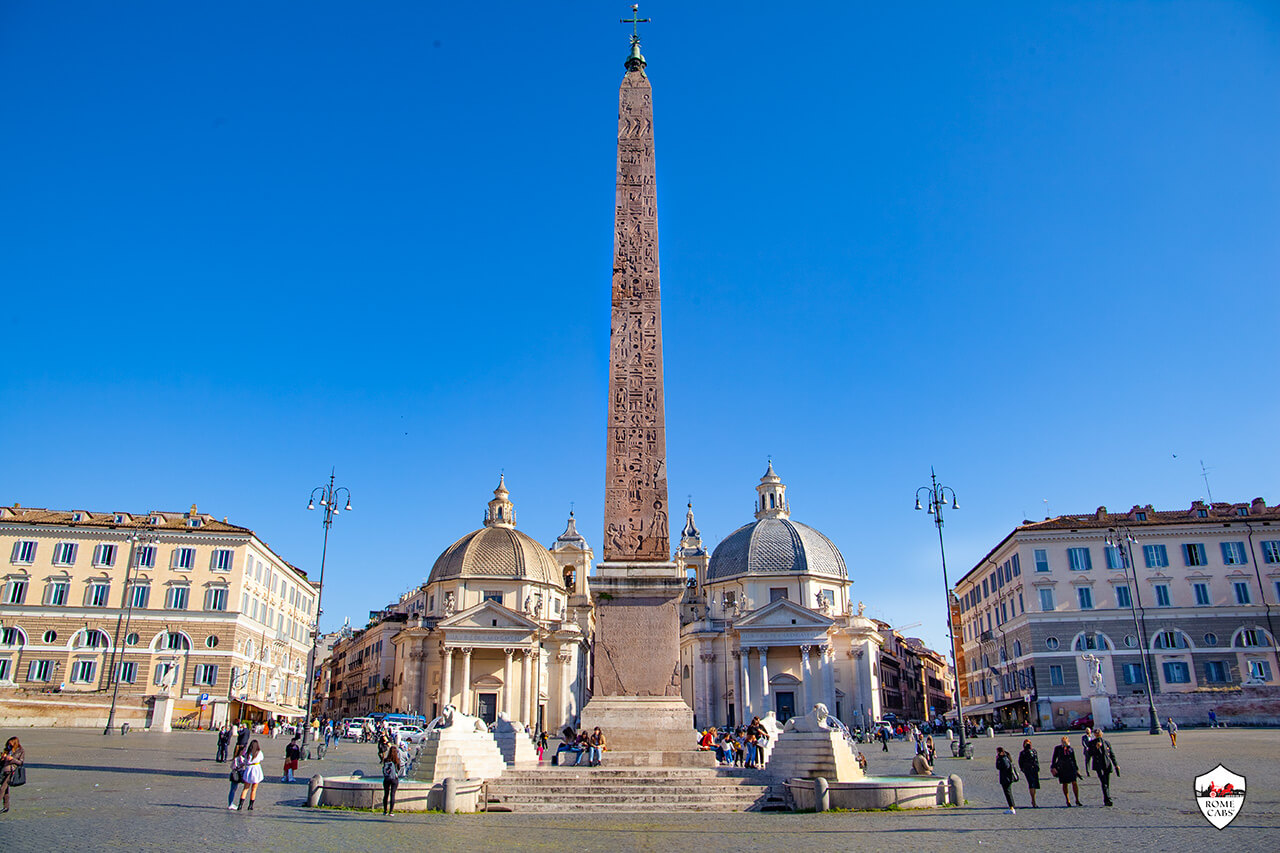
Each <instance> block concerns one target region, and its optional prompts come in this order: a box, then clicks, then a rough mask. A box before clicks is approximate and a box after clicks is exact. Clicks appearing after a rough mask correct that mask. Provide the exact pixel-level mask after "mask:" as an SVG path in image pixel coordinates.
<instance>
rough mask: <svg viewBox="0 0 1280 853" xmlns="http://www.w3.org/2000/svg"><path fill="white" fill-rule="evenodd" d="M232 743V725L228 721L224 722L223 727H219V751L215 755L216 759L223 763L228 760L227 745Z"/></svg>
mask: <svg viewBox="0 0 1280 853" xmlns="http://www.w3.org/2000/svg"><path fill="white" fill-rule="evenodd" d="M230 745H231V726H229V725H227V724H226V723H223V724H222V728H220V729H218V751H217V753H216V754H215V755H214V759H213V760H214V761H216V762H218V763H219V764H221V763H222V762H224V761H226V760H227V747H228V746H230Z"/></svg>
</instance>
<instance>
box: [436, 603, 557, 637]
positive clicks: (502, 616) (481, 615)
mask: <svg viewBox="0 0 1280 853" xmlns="http://www.w3.org/2000/svg"><path fill="white" fill-rule="evenodd" d="M439 627H440V628H442V629H444V630H445V631H448V630H450V629H455V630H472V629H484V628H488V629H489V630H491V631H492V630H495V629H496V630H499V631H522V632H531V631H536V630H538V623H537V622H534V621H533V620H532V619H530V618H528V617H527V616H524V615H522V614H519V613H516V612H515V611H514V610H511V609H509V608H506V607H503V606H502V605H501V604H499V603H497V602H496V601H482V602H481V603H479V604H477V605H475V606H474V607H468V608H467V609H466V610H463V611H462V612H461V613H455V614H453V615H452V616H450V617H449V618H448V619H445V620H443V621H442V622H440V625H439Z"/></svg>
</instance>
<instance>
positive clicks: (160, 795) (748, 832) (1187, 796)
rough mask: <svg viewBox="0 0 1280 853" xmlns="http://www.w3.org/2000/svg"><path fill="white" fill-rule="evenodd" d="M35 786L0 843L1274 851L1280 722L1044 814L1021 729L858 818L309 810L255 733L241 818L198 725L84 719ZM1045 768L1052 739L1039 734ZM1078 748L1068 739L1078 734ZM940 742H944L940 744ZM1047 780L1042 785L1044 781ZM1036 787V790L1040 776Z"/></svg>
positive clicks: (894, 755) (26, 737) (1120, 738)
mask: <svg viewBox="0 0 1280 853" xmlns="http://www.w3.org/2000/svg"><path fill="white" fill-rule="evenodd" d="M12 734H17V735H18V736H19V737H20V738H21V739H22V742H23V744H24V746H25V747H26V750H27V758H28V766H29V772H30V783H29V784H28V785H27V786H26V787H24V788H19V789H16V790H15V791H14V792H13V796H12V811H10V812H9V814H6V815H3V816H0V850H3V851H5V853H8V851H28V850H32V851H48V850H74V851H83V850H86V849H89V850H104V851H114V850H130V851H132V850H174V851H186V850H214V851H237V850H254V851H273V853H274V851H285V850H297V851H307V853H311V851H330V850H333V851H349V850H366V849H368V850H394V851H398V850H405V851H409V850H413V851H434V850H449V851H458V850H502V851H504V853H506V851H518V850H554V851H578V850H583V851H596V850H599V851H618V850H641V851H648V850H652V851H670V850H691V851H692V850H696V851H706V850H746V851H756V850H760V851H766V850H767V851H810V850H813V851H836V850H856V849H869V850H875V851H877V853H879V851H922V850H940V851H947V850H957V851H958V850H964V851H968V853H972V851H1005V850H1009V851H1015V850H1016V851H1019V853H1027V851H1037V850H1047V849H1054V850H1078V851H1085V850H1097V849H1099V848H1101V847H1103V845H1108V844H1120V845H1123V846H1124V848H1125V849H1126V853H1128V851H1141V850H1159V851H1181V850H1187V851H1190V850H1196V851H1203V850H1205V849H1210V850H1214V851H1215V852H1216V853H1222V852H1223V851H1233V850H1250V851H1252V850H1258V851H1269V850H1280V761H1278V760H1277V759H1280V731H1277V730H1274V729H1248V730H1246V729H1226V730H1206V729H1183V731H1182V732H1181V733H1180V735H1179V747H1180V748H1179V749H1177V750H1176V751H1175V750H1173V749H1171V748H1170V747H1169V740H1168V738H1167V737H1166V736H1163V735H1161V736H1158V737H1152V736H1150V735H1147V734H1146V733H1133V732H1124V733H1119V734H1115V735H1113V736H1112V737H1111V740H1112V743H1113V745H1114V747H1115V750H1116V753H1117V757H1118V759H1119V762H1120V767H1121V773H1122V774H1123V775H1122V776H1121V777H1120V778H1119V779H1115V780H1113V788H1112V790H1113V792H1114V795H1115V798H1116V803H1117V805H1116V807H1115V808H1110V809H1107V808H1102V807H1101V802H1102V797H1101V794H1100V793H1099V791H1098V786H1097V783H1096V781H1094V780H1093V779H1092V778H1089V779H1085V780H1084V784H1083V785H1082V787H1081V792H1082V799H1083V800H1084V802H1085V806H1086V807H1085V808H1082V809H1076V808H1070V809H1067V808H1062V807H1060V806H1059V805H1058V804H1059V803H1060V801H1061V797H1060V795H1059V794H1058V793H1057V791H1058V790H1059V789H1056V788H1054V789H1050V788H1048V787H1046V788H1044V789H1043V791H1042V803H1043V804H1044V805H1045V806H1046V807H1042V808H1040V809H1035V810H1032V809H1030V808H1023V806H1026V805H1027V804H1028V798H1027V793H1026V788H1025V786H1024V785H1019V786H1018V787H1017V789H1016V792H1017V793H1016V796H1017V802H1018V805H1019V809H1018V813H1017V814H1016V815H1006V814H1004V813H1003V811H1004V804H1003V796H1002V795H1001V793H1000V788H999V786H998V785H997V784H996V780H995V770H994V768H993V763H994V755H995V747H996V745H997V744H999V745H1003V746H1005V748H1006V749H1010V750H1016V749H1017V748H1018V745H1019V744H1020V743H1021V738H1020V737H1018V738H1015V737H1000V738H997V739H996V740H994V741H993V740H988V739H985V738H983V739H979V740H978V741H977V756H978V757H977V758H976V759H975V760H973V761H963V760H959V759H952V758H950V757H946V758H940V759H939V771H940V772H942V773H951V772H960V773H961V774H962V775H963V776H964V779H965V794H966V798H967V799H968V801H969V805H968V806H967V807H965V808H959V809H944V810H936V811H927V812H896V813H895V812H876V813H856V814H825V815H814V814H806V815H798V814H770V813H763V814H762V813H755V812H750V813H738V814H733V813H730V814H716V813H695V814H687V813H686V814H582V813H576V812H569V813H567V814H518V813H516V814H489V815H483V814H482V815H438V814H420V815H411V814H400V815H395V816H394V817H390V818H384V817H382V815H381V814H378V815H374V814H371V813H368V812H343V811H336V810H329V809H323V810H311V809H306V808H304V807H303V806H302V802H303V798H304V795H305V793H306V783H305V782H300V783H297V784H294V785H286V784H283V783H281V782H280V781H279V778H280V776H279V774H280V769H281V764H282V763H283V754H284V747H285V743H286V741H285V740H284V739H283V738H282V739H278V740H275V741H266V747H265V751H266V753H267V755H268V756H269V760H268V764H267V769H268V770H269V771H270V775H269V776H268V780H269V781H268V782H266V783H264V784H263V786H262V788H261V790H260V792H259V797H258V807H257V808H256V809H255V811H253V812H252V813H246V812H231V811H228V810H227V807H226V802H227V800H226V797H227V788H228V782H227V766H226V765H225V764H216V763H214V761H213V760H212V757H213V754H214V737H213V735H211V734H208V733H198V732H174V733H172V734H167V735H162V734H131V735H129V736H128V737H125V738H121V737H119V736H118V735H116V736H112V737H109V738H106V737H103V736H102V735H101V734H100V733H98V732H89V731H85V730H79V729H20V730H14V731H4V732H0V736H3V737H5V738H7V737H9V736H10V735H12ZM1033 740H1034V742H1035V745H1036V748H1037V749H1038V750H1039V751H1040V754H1041V760H1042V764H1043V765H1045V766H1047V765H1048V756H1049V755H1050V754H1051V752H1052V746H1053V745H1054V744H1055V743H1056V742H1057V737H1056V736H1053V735H1036V736H1035V737H1034V738H1033ZM1072 740H1073V743H1078V741H1079V735H1078V734H1075V735H1073V736H1072ZM942 747H943V748H944V749H945V747H946V744H945V743H944V744H942ZM866 754H867V756H868V757H869V758H870V760H871V767H870V771H871V772H872V773H895V774H896V773H904V772H906V769H907V766H908V764H909V761H910V758H911V752H910V749H909V747H908V746H907V745H905V744H893V745H892V746H891V752H890V753H889V754H888V755H887V756H886V755H885V754H884V753H883V752H881V751H880V747H879V745H869V747H868V748H867V750H866ZM1218 762H1222V763H1223V764H1225V765H1227V766H1228V767H1229V768H1231V769H1232V770H1234V771H1235V772H1237V773H1242V774H1244V775H1245V776H1246V777H1248V780H1249V786H1248V798H1247V800H1246V803H1245V806H1244V810H1243V812H1242V813H1241V814H1240V816H1239V817H1237V818H1236V820H1235V822H1234V823H1233V824H1232V825H1231V826H1230V827H1228V828H1227V829H1225V830H1223V831H1221V832H1219V831H1218V830H1215V829H1213V828H1212V827H1211V826H1209V824H1208V823H1207V822H1206V821H1205V820H1204V818H1203V817H1201V815H1200V812H1199V810H1198V809H1197V808H1196V804H1195V801H1194V799H1192V793H1191V782H1192V778H1193V777H1194V776H1196V775H1198V774H1200V773H1203V772H1205V771H1207V770H1209V769H1210V768H1212V767H1213V766H1215V765H1216V764H1217V763H1218ZM355 769H361V770H363V771H364V772H366V773H369V774H376V773H377V755H376V752H375V751H374V748H373V747H372V746H371V745H363V744H362V745H354V744H344V745H343V746H341V747H340V748H339V749H337V750H335V751H333V752H331V753H330V754H329V756H328V757H327V758H326V759H325V760H323V761H309V762H304V763H303V766H302V768H301V770H300V775H301V776H302V777H304V778H305V777H306V776H309V775H311V774H313V773H316V772H320V773H325V772H329V773H333V774H342V773H349V772H351V771H352V770H355ZM1051 781H1052V779H1051V777H1049V778H1048V782H1051ZM1046 784H1047V783H1046Z"/></svg>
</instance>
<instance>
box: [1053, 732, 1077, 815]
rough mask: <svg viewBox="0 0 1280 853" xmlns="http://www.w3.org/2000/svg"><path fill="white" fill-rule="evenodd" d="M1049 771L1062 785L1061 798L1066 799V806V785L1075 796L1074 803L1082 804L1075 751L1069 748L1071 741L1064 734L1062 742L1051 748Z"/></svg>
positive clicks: (1069, 802) (1069, 803)
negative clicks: (1051, 756)
mask: <svg viewBox="0 0 1280 853" xmlns="http://www.w3.org/2000/svg"><path fill="white" fill-rule="evenodd" d="M1049 772H1050V773H1052V774H1053V775H1054V777H1055V778H1056V779H1057V780H1058V783H1059V784H1060V785H1062V798H1063V799H1064V800H1066V801H1067V808H1070V807H1071V798H1070V797H1068V796H1067V786H1068V785H1070V786H1071V791H1072V793H1074V794H1075V796H1076V805H1077V806H1082V805H1084V803H1082V802H1080V765H1079V764H1077V763H1076V752H1075V750H1074V749H1072V748H1071V741H1070V740H1068V739H1067V736H1066V735H1063V736H1062V743H1061V744H1059V745H1058V746H1055V747H1054V748H1053V759H1052V760H1051V761H1050V762H1049Z"/></svg>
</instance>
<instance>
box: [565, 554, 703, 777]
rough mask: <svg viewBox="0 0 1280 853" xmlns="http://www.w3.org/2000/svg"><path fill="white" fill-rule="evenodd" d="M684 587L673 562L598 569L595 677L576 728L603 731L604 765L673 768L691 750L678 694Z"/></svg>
mask: <svg viewBox="0 0 1280 853" xmlns="http://www.w3.org/2000/svg"><path fill="white" fill-rule="evenodd" d="M684 588H685V578H684V570H683V569H682V568H681V567H680V566H679V565H677V564H675V563H666V562H664V563H611V562H605V563H599V564H597V565H596V570H595V573H594V574H593V575H592V577H591V598H592V601H593V604H594V605H595V624H596V638H595V648H594V657H595V660H594V673H595V677H594V680H593V683H592V696H591V699H590V700H589V701H588V702H587V704H586V706H585V707H584V708H583V709H582V727H583V728H585V729H586V730H587V731H591V730H592V729H593V728H595V727H596V726H599V727H600V729H601V731H603V732H604V735H605V742H606V744H607V748H606V753H613V754H612V755H607V758H606V760H605V763H608V764H619V763H622V762H627V763H631V764H642V765H654V764H672V765H679V764H683V763H684V760H683V759H682V758H680V757H678V756H679V755H680V754H684V753H696V752H697V734H696V732H695V731H694V728H693V709H692V708H690V707H689V705H688V704H687V703H686V702H685V701H684V698H683V697H682V696H681V694H680V599H681V598H682V597H683V595H684ZM686 766H687V765H686Z"/></svg>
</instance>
